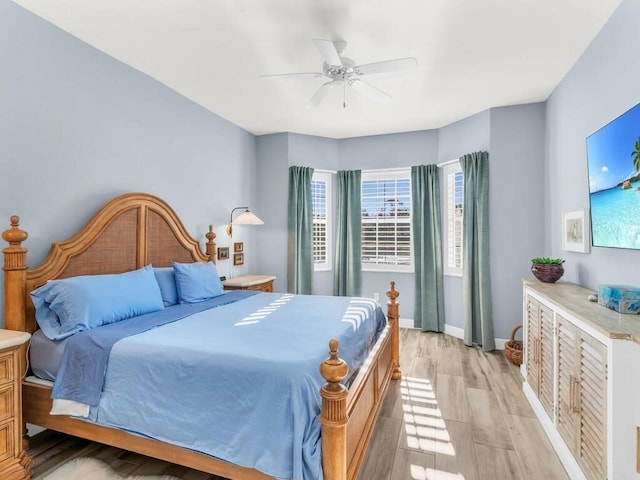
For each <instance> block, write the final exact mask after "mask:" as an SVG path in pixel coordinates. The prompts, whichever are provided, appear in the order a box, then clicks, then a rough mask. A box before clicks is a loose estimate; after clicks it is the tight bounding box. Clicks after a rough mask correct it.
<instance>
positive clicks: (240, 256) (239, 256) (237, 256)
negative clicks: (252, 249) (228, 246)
mask: <svg viewBox="0 0 640 480" xmlns="http://www.w3.org/2000/svg"><path fill="white" fill-rule="evenodd" d="M233 264H234V265H243V264H244V253H234V254H233Z"/></svg>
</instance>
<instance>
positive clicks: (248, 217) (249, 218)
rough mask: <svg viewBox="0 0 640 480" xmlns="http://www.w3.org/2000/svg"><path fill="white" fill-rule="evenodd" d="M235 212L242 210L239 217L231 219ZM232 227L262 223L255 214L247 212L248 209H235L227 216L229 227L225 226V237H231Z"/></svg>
mask: <svg viewBox="0 0 640 480" xmlns="http://www.w3.org/2000/svg"><path fill="white" fill-rule="evenodd" d="M237 210H244V212H242V213H241V214H240V215H238V216H237V217H236V219H235V220H234V219H233V214H234V212H236V211H237ZM234 225H264V222H263V221H262V220H260V219H259V218H258V217H256V216H255V214H253V213H251V212H250V211H249V207H236V208H234V209H233V210H231V214H229V225H227V235H229V236H230V237H231V236H233V226H234Z"/></svg>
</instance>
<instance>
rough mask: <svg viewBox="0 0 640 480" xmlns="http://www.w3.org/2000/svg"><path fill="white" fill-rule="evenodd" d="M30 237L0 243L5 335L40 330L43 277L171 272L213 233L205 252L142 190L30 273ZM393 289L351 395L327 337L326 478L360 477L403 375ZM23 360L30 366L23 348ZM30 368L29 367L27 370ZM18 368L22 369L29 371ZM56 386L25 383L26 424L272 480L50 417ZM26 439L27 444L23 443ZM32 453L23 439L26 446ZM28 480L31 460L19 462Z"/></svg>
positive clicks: (100, 215)
mask: <svg viewBox="0 0 640 480" xmlns="http://www.w3.org/2000/svg"><path fill="white" fill-rule="evenodd" d="M27 236H28V235H27V232H25V231H23V230H21V229H20V228H19V218H18V217H17V216H13V217H11V228H10V229H9V230H6V231H5V232H3V234H2V237H3V239H4V240H6V241H7V242H8V243H9V246H8V247H7V248H5V249H4V250H3V253H4V272H5V308H4V313H5V315H4V318H5V328H7V329H10V330H19V331H25V332H29V333H33V332H34V331H35V330H36V329H37V324H36V322H35V313H34V306H33V303H32V302H31V298H30V296H29V292H31V291H32V290H33V289H35V288H37V287H38V286H40V285H42V284H44V283H45V282H46V281H47V280H50V279H55V278H66V277H71V276H75V275H90V274H91V275H95V274H104V273H120V272H125V271H130V270H134V269H137V268H140V267H143V266H144V265H147V264H149V263H152V264H153V265H154V266H156V267H163V266H171V264H172V262H173V261H179V262H193V261H209V260H211V261H214V262H215V251H216V249H215V242H214V239H215V237H216V234H215V233H214V232H213V229H212V227H211V226H210V227H209V232H208V233H207V234H206V237H207V242H206V250H205V252H202V250H201V247H200V244H199V243H198V241H197V240H195V239H193V238H192V237H191V236H190V235H189V234H188V233H187V231H186V230H185V228H184V226H183V224H182V222H181V221H180V220H179V218H178V216H177V215H176V214H175V212H174V211H173V210H172V209H171V207H170V206H169V205H167V204H166V203H165V202H164V201H163V200H161V199H159V198H158V197H155V196H153V195H149V194H144V193H130V194H125V195H121V196H119V197H116V198H114V199H113V200H111V201H110V202H108V203H106V204H105V205H104V206H103V207H102V208H101V209H100V210H99V211H98V212H97V213H96V214H95V215H94V216H93V218H92V219H91V220H90V221H89V222H88V223H87V224H86V225H85V226H84V227H83V228H82V229H81V230H80V231H79V232H78V233H77V234H76V235H74V236H73V237H71V238H70V239H68V240H66V241H64V242H59V243H54V244H52V246H51V251H50V253H49V255H48V257H47V258H46V260H45V261H44V262H43V263H42V265H40V266H38V267H36V268H32V269H30V268H27V249H26V248H24V247H23V246H22V242H23V241H25V240H26V239H27ZM398 295H399V294H398V292H397V291H396V290H395V282H391V289H390V291H389V292H387V297H388V298H389V301H388V304H387V305H388V323H389V325H388V327H387V328H386V329H385V331H384V332H383V333H382V335H381V336H380V339H379V340H378V342H377V343H376V345H375V347H374V349H373V350H372V352H371V354H370V355H369V357H368V359H367V360H366V362H365V364H364V365H363V366H362V368H361V369H360V371H359V372H358V374H357V376H356V378H355V380H354V381H353V382H352V383H351V386H350V387H349V389H347V388H345V387H344V386H343V385H342V384H341V383H340V381H341V380H342V379H344V378H345V376H346V374H347V370H348V367H347V365H346V364H345V362H343V361H342V360H340V359H339V358H338V342H337V341H336V340H331V341H330V345H329V349H330V357H329V358H328V359H327V360H325V361H324V362H323V363H322V365H321V366H320V370H321V373H322V375H323V377H324V378H325V379H326V381H327V383H326V384H325V385H324V386H323V387H322V389H321V391H320V395H321V396H322V412H321V417H320V420H321V423H322V455H323V462H322V463H323V473H324V478H325V480H354V479H356V477H357V475H358V471H359V469H360V466H361V464H362V461H363V458H364V454H365V452H366V448H367V445H368V442H369V439H370V437H371V433H372V430H373V426H374V424H375V421H376V418H377V416H378V413H379V410H380V406H381V404H382V400H383V398H384V394H385V392H386V390H387V387H388V385H389V383H390V380H391V379H392V378H393V379H398V378H400V376H401V373H400V364H399V358H400V357H399V332H398V303H397V302H396V298H397V297H398ZM23 357H24V358H23V360H24V361H25V362H26V347H25V348H24V355H23ZM25 368H26V363H25ZM22 371H25V369H23V370H22ZM50 397H51V388H50V387H48V386H45V385H40V384H35V383H31V382H27V381H23V382H22V422H28V423H32V424H34V425H39V426H42V427H45V428H49V429H52V430H56V431H59V432H64V433H68V434H71V435H75V436H78V437H81V438H86V439H89V440H93V441H96V442H99V443H103V444H107V445H111V446H115V447H119V448H123V449H126V450H130V451H133V452H137V453H141V454H144V455H148V456H151V457H155V458H159V459H162V460H166V461H168V462H171V463H176V464H179V465H184V466H187V467H190V468H194V469H196V470H201V471H204V472H207V473H211V474H215V475H220V476H222V477H227V478H230V479H242V480H259V479H268V478H270V477H268V476H267V475H265V474H263V473H261V472H259V471H257V470H254V469H248V468H245V467H240V466H237V465H233V464H230V463H227V462H225V461H222V460H219V459H217V458H214V457H211V456H208V455H204V454H201V453H197V452H195V451H192V450H188V449H185V448H181V447H176V446H173V445H170V444H167V443H164V442H161V441H157V440H153V439H148V438H143V437H139V436H137V435H133V434H130V433H127V432H126V431H123V430H118V429H114V428H109V427H103V426H100V425H95V424H93V423H89V422H86V421H82V420H76V419H73V418H71V417H67V416H59V415H49V411H50V410H51V398H50ZM25 438H26V437H25ZM24 443H25V445H24V448H25V449H26V441H25V442H24ZM22 463H23V464H24V470H25V475H24V477H25V478H30V476H31V461H23V462H22Z"/></svg>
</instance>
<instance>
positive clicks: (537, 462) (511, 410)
mask: <svg viewBox="0 0 640 480" xmlns="http://www.w3.org/2000/svg"><path fill="white" fill-rule="evenodd" d="M401 335H402V337H401V350H402V351H401V368H402V372H403V378H402V379H401V380H400V381H396V382H392V384H391V385H390V388H389V392H388V394H387V397H386V399H385V403H384V405H383V407H382V411H381V415H380V418H379V419H378V422H377V424H376V427H375V431H374V434H373V438H372V441H371V443H370V445H369V450H368V451H367V455H366V458H365V462H364V464H363V467H362V470H361V473H360V476H359V480H494V479H501V480H510V479H514V480H515V479H518V480H520V479H521V480H537V479H541V480H547V479H553V480H563V479H568V478H569V477H568V476H567V474H566V472H565V471H564V469H563V467H562V465H561V463H560V461H559V460H558V457H557V456H556V454H555V452H554V451H553V449H552V447H551V444H550V443H549V441H548V439H547V437H546V435H545V434H544V431H543V430H542V427H541V426H540V423H539V422H538V420H537V419H536V418H535V416H534V413H533V411H532V410H531V408H530V407H529V404H528V403H527V401H526V399H525V397H524V394H523V393H522V378H521V376H520V372H519V370H518V367H516V366H515V365H513V364H511V363H510V362H508V361H507V360H506V359H505V357H504V354H503V352H499V351H496V352H492V353H485V352H482V351H481V350H480V349H478V348H469V347H466V346H465V345H464V344H463V343H462V341H461V340H458V339H456V338H454V337H451V336H448V335H444V334H435V333H422V332H419V331H417V330H410V329H403V330H402V334H401ZM29 453H30V455H31V456H32V457H33V458H34V469H33V472H34V475H33V479H34V480H39V479H42V478H43V477H44V476H46V474H47V473H49V472H51V471H52V470H54V469H55V468H57V467H58V466H60V465H62V464H63V463H65V462H66V461H67V460H70V459H72V458H77V457H93V458H98V459H100V460H103V461H104V462H105V463H108V464H109V465H111V467H112V468H113V469H114V470H115V471H116V472H118V473H119V474H120V475H122V476H125V477H126V476H128V475H150V474H154V475H173V476H176V477H179V478H181V479H183V480H223V479H221V478H220V477H216V476H214V475H208V474H205V473H202V472H198V471H196V470H191V469H188V468H184V467H180V466H178V465H173V464H170V463H166V462H162V461H159V460H155V459H152V458H149V457H145V456H142V455H137V454H133V453H130V452H127V451H124V450H121V449H117V448H113V447H107V446H102V445H98V444H95V443H92V442H89V441H85V440H80V439H77V438H74V437H70V436H67V435H63V434H58V433H54V432H49V431H45V432H42V433H40V434H38V435H36V436H34V437H32V439H31V442H30V447H29ZM541 459H544V460H543V461H541ZM70 480H72V479H70ZM82 480H86V479H82Z"/></svg>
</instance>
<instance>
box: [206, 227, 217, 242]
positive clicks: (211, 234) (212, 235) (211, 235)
mask: <svg viewBox="0 0 640 480" xmlns="http://www.w3.org/2000/svg"><path fill="white" fill-rule="evenodd" d="M204 236H205V237H207V240H209V241H210V242H213V239H214V238H216V237H217V235H216V233H215V232H214V231H213V225H209V231H208V232H207V233H205V235H204Z"/></svg>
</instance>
